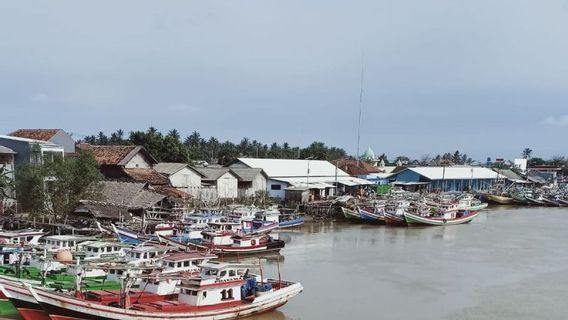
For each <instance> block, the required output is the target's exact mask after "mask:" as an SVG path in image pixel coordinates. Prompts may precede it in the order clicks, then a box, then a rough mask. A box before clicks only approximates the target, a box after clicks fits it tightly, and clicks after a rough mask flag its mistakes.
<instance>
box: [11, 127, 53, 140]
mask: <svg viewBox="0 0 568 320" xmlns="http://www.w3.org/2000/svg"><path fill="white" fill-rule="evenodd" d="M59 130H61V129H19V130H16V131H14V132H12V133H10V134H9V135H10V136H12V137H18V138H26V139H34V140H42V141H48V140H49V139H51V138H53V136H54V135H55V134H56V133H57V132H58V131H59Z"/></svg>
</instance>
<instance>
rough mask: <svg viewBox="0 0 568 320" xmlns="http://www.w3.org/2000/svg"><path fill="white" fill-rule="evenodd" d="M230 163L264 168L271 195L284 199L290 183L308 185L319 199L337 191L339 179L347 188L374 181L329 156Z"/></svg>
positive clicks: (290, 185) (238, 166)
mask: <svg viewBox="0 0 568 320" xmlns="http://www.w3.org/2000/svg"><path fill="white" fill-rule="evenodd" d="M229 167H230V168H231V169H233V170H234V169H237V168H258V169H262V170H263V171H264V172H265V173H266V175H267V177H268V180H267V192H268V194H269V196H270V197H274V198H280V199H284V198H285V195H286V189H287V188H290V187H299V186H305V187H307V188H308V189H309V190H310V194H311V196H312V198H313V199H319V198H324V197H328V196H332V195H335V194H336V190H335V189H336V183H337V187H339V188H341V189H343V190H346V189H347V188H353V187H361V186H365V185H369V184H371V183H370V182H368V181H366V180H364V179H359V178H355V177H352V176H350V175H349V174H348V173H347V172H345V171H343V170H341V169H338V168H337V167H336V166H334V165H333V164H331V163H330V162H329V161H325V160H310V159H259V158H238V159H236V160H234V161H233V162H231V163H230V164H229Z"/></svg>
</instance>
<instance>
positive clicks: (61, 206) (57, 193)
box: [16, 151, 103, 221]
mask: <svg viewBox="0 0 568 320" xmlns="http://www.w3.org/2000/svg"><path fill="white" fill-rule="evenodd" d="M102 179H103V176H102V174H101V173H100V172H99V168H98V164H97V162H96V160H95V158H94V156H93V154H92V153H91V152H89V151H83V152H80V153H79V154H78V155H77V156H75V157H68V158H66V159H62V158H55V159H54V161H44V163H43V164H32V163H28V164H23V165H21V166H19V167H18V168H17V169H16V191H17V198H18V202H19V203H20V205H21V206H22V209H23V210H24V211H27V212H30V213H32V214H44V215H47V216H48V217H49V218H52V219H53V220H54V221H60V220H61V219H62V218H63V217H64V216H65V215H67V214H68V213H70V212H72V210H73V209H74V208H75V206H76V205H77V203H78V202H79V200H82V199H86V198H89V199H96V198H98V197H99V196H100V184H99V182H100V181H102Z"/></svg>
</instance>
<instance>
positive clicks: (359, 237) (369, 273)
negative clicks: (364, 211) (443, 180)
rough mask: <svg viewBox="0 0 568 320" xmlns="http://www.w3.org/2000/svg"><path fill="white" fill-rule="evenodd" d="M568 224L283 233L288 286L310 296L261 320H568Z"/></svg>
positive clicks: (531, 217)
mask: <svg viewBox="0 0 568 320" xmlns="http://www.w3.org/2000/svg"><path fill="white" fill-rule="evenodd" d="M567 217H568V209H566V208H511V207H496V208H490V209H489V210H486V211H483V212H482V214H481V215H480V216H478V217H477V218H476V219H475V220H474V221H472V222H471V223H470V224H467V225H459V226H448V227H412V228H398V227H384V226H369V225H358V224H351V223H346V222H326V223H309V224H306V225H304V226H303V227H302V229H301V230H296V231H289V232H288V231H286V232H280V233H279V237H280V238H281V239H283V240H285V241H286V248H285V249H284V250H282V252H281V254H282V258H281V260H282V263H281V266H282V278H283V279H290V280H296V281H300V282H301V283H302V284H303V286H304V292H303V293H301V294H300V295H298V296H296V297H295V298H293V299H291V300H290V301H289V303H288V304H286V305H285V306H283V307H281V308H280V309H279V310H278V311H274V312H270V313H267V314H264V315H261V316H258V317H256V318H255V319H257V320H268V319H294V320H298V319H353V320H354V319H379V318H380V319H388V320H393V319H415V320H416V319H436V320H438V319H460V320H467V319H472V320H473V319H475V320H478V319H479V320H482V319H483V320H488V319H503V320H506V319H514V320H521V319H568V272H567V271H568V226H567V225H566V224H564V223H563V221H564V220H565V219H566V218H567ZM263 265H264V268H263V269H264V272H265V274H266V273H267V274H268V275H275V274H276V265H277V264H276V262H275V261H273V260H270V261H265V262H263Z"/></svg>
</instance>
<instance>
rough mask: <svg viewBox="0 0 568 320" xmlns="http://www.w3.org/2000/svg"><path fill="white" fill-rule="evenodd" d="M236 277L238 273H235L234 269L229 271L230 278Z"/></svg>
mask: <svg viewBox="0 0 568 320" xmlns="http://www.w3.org/2000/svg"><path fill="white" fill-rule="evenodd" d="M236 275H237V273H236V272H235V270H234V269H231V270H229V277H234V276H236Z"/></svg>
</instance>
